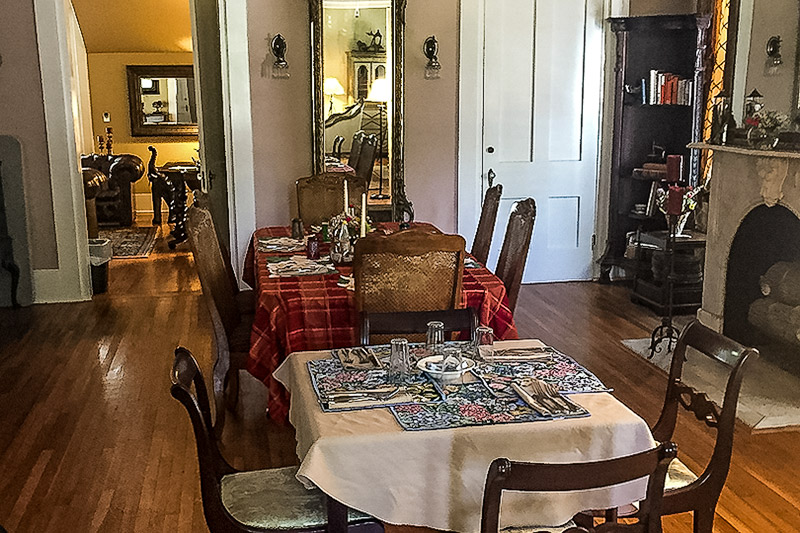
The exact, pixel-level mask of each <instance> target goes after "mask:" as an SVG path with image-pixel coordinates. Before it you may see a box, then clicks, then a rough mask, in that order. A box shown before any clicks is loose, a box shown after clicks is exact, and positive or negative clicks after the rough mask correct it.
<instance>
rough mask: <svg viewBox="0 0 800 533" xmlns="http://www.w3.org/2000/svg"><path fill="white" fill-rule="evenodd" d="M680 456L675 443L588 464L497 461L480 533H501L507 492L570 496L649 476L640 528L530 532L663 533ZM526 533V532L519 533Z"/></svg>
mask: <svg viewBox="0 0 800 533" xmlns="http://www.w3.org/2000/svg"><path fill="white" fill-rule="evenodd" d="M676 454H677V447H676V446H675V445H674V444H673V443H672V442H665V443H662V444H661V445H659V446H657V447H655V448H653V449H651V450H647V451H645V452H641V453H638V454H634V455H628V456H625V457H617V458H614V459H608V460H605V461H593V462H585V463H556V464H548V463H524V462H517V461H510V460H508V459H495V460H494V461H492V464H491V465H490V466H489V472H488V474H487V476H486V485H485V488H484V491H483V509H482V512H481V533H498V525H499V522H500V501H501V498H502V493H503V491H505V490H511V491H528V492H571V491H584V490H591V489H597V488H602V487H611V486H614V485H617V484H620V483H625V482H629V481H633V480H637V479H641V478H644V477H646V476H649V478H648V482H647V497H646V499H645V500H644V501H643V502H641V507H640V514H639V516H638V517H637V518H638V520H637V522H636V523H625V524H622V523H616V522H606V523H603V524H600V525H599V526H596V527H595V526H594V525H593V524H592V525H588V526H576V525H575V524H574V523H573V522H570V523H567V524H564V526H562V527H561V528H552V527H536V526H532V527H530V528H528V527H525V528H524V530H525V531H530V532H532V533H538V532H547V533H553V532H556V531H563V533H592V532H594V533H661V531H662V530H661V504H662V498H663V493H664V480H665V478H666V474H667V468H668V467H669V463H670V461H672V460H673V459H674V458H675V456H676ZM514 529H523V528H514Z"/></svg>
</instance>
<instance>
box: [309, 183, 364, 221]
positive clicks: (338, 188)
mask: <svg viewBox="0 0 800 533" xmlns="http://www.w3.org/2000/svg"><path fill="white" fill-rule="evenodd" d="M345 180H347V191H348V194H349V197H350V203H351V204H353V205H358V203H359V202H360V201H361V195H362V194H364V193H366V192H367V187H368V185H369V182H367V181H364V180H363V179H361V178H359V177H358V176H353V175H352V174H345V173H343V172H326V173H324V174H316V175H313V176H308V177H305V178H300V179H298V180H297V181H296V182H295V188H296V190H297V212H298V214H299V216H300V218H301V219H303V224H305V226H306V227H308V226H312V225H318V224H321V223H323V222H327V221H328V220H330V219H331V217H333V216H335V215H338V214H341V213H342V211H344V182H345Z"/></svg>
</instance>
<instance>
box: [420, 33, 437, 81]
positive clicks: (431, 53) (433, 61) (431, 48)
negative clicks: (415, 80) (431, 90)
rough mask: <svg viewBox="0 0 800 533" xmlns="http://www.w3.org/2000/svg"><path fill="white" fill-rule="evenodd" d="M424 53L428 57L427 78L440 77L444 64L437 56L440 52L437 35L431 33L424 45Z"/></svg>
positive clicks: (435, 78) (434, 78)
mask: <svg viewBox="0 0 800 533" xmlns="http://www.w3.org/2000/svg"><path fill="white" fill-rule="evenodd" d="M422 53H423V54H425V57H427V58H428V64H427V65H425V79H426V80H437V79H439V75H440V72H441V70H442V65H441V63H439V58H438V57H437V54H438V53H439V42H438V41H437V40H436V36H435V35H431V36H430V37H428V38H427V39H425V43H423V45H422Z"/></svg>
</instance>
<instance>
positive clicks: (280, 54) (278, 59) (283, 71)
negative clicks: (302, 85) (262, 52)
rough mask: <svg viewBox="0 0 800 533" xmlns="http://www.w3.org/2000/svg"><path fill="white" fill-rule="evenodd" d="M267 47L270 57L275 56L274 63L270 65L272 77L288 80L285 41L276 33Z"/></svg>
mask: <svg viewBox="0 0 800 533" xmlns="http://www.w3.org/2000/svg"><path fill="white" fill-rule="evenodd" d="M269 47H270V50H272V55H274V56H275V62H274V63H273V64H272V77H273V78H288V77H289V63H287V62H286V39H284V38H283V35H281V34H280V33H278V34H276V35H275V37H273V38H272V41H271V42H270V45H269Z"/></svg>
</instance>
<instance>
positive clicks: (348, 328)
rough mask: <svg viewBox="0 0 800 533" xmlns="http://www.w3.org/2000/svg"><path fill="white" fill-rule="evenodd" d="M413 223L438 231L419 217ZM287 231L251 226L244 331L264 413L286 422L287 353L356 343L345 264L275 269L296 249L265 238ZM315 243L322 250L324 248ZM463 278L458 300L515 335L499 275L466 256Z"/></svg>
mask: <svg viewBox="0 0 800 533" xmlns="http://www.w3.org/2000/svg"><path fill="white" fill-rule="evenodd" d="M411 228H412V229H427V230H431V231H436V228H435V226H433V225H432V224H429V223H425V222H414V223H411ZM377 230H379V231H383V232H393V231H399V224H398V223H396V222H389V223H380V224H378V225H377ZM290 236H291V228H290V227H288V226H270V227H265V228H261V229H258V230H256V231H255V233H254V234H253V238H252V240H251V242H250V245H249V247H248V250H247V255H246V258H245V266H244V273H243V279H244V281H245V282H246V283H247V284H249V285H250V286H251V287H253V289H254V290H255V292H256V306H255V315H254V318H253V326H252V330H251V334H250V351H249V357H248V360H247V370H248V372H249V373H250V374H252V375H253V376H255V377H256V378H257V379H259V380H260V381H262V382H263V383H264V384H265V385H266V386H267V388H268V391H269V393H268V394H269V398H268V412H269V416H270V418H272V419H274V420H276V421H278V422H285V421H286V420H287V416H288V410H289V393H288V392H287V390H286V389H285V387H284V386H283V385H282V384H281V383H279V382H278V381H277V380H275V379H274V378H273V372H274V371H275V370H276V369H277V368H278V366H279V365H280V364H281V363H282V362H283V361H284V360H285V359H286V356H288V355H289V354H290V353H293V352H299V351H307V350H320V349H330V348H339V347H346V346H353V345H355V344H356V343H357V334H358V331H357V330H358V313H357V311H356V305H355V293H354V291H353V290H351V289H352V287H350V288H349V289H348V288H347V287H345V286H343V285H342V284H341V283H340V281H341V279H340V276H342V275H344V276H349V275H352V271H353V269H352V266H351V265H347V264H345V265H337V266H336V270H335V271H334V272H330V273H327V274H318V275H300V276H276V275H275V274H274V273H271V272H270V268H269V266H270V264H271V263H273V262H274V261H276V260H277V259H281V258H286V257H288V256H292V255H295V256H296V255H304V254H305V252H304V251H302V250H299V249H298V250H293V251H287V250H285V249H283V250H275V249H266V248H264V247H263V246H260V243H263V242H264V241H265V240H266V241H267V242H268V241H269V240H274V239H285V238H288V237H290ZM329 247H330V246H329V244H328V243H322V244H321V253H322V254H323V255H324V254H326V253H327V252H328V250H329ZM469 264H470V267H469V268H465V269H464V275H463V279H462V301H463V303H464V305H465V306H468V307H473V308H475V309H476V311H477V314H478V319H479V321H480V323H481V324H483V325H486V326H489V327H491V328H492V329H493V331H494V335H495V337H496V338H498V339H516V338H517V329H516V326H515V324H514V318H513V315H512V312H511V309H510V308H509V305H508V297H507V295H506V289H505V286H504V285H503V282H502V281H501V280H500V279H499V278H498V277H497V276H495V275H494V274H493V273H492V272H490V271H489V270H488V269H487V268H486V267H485V266H484V265H481V264H479V263H477V262H476V261H473V260H470V261H469Z"/></svg>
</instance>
